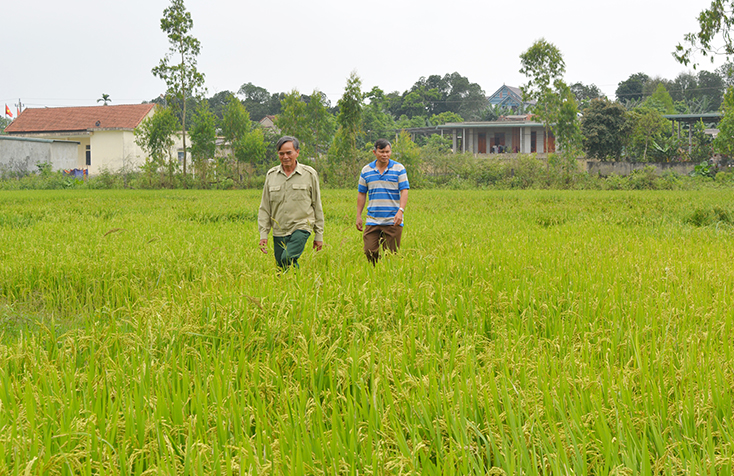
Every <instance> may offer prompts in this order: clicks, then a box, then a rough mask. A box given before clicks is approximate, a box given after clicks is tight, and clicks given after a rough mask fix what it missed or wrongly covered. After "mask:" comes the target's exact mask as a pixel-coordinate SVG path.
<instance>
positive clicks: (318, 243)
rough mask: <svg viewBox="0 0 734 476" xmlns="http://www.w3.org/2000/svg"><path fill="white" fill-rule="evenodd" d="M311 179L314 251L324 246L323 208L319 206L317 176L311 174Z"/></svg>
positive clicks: (319, 195)
mask: <svg viewBox="0 0 734 476" xmlns="http://www.w3.org/2000/svg"><path fill="white" fill-rule="evenodd" d="M314 173H315V172H314ZM312 180H313V185H312V187H311V206H312V207H313V216H314V224H313V231H314V238H313V247H314V249H315V250H316V251H321V248H322V247H323V246H324V209H323V207H322V206H321V187H320V186H319V176H318V175H313V178H312Z"/></svg>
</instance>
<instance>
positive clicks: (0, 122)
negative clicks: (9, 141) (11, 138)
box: [0, 117, 13, 134]
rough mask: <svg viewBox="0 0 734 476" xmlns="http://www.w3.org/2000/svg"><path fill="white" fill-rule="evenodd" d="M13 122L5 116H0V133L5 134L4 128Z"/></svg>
mask: <svg viewBox="0 0 734 476" xmlns="http://www.w3.org/2000/svg"><path fill="white" fill-rule="evenodd" d="M11 122H13V120H12V119H10V118H7V117H0V134H5V128H6V127H8V126H9V125H10V123H11Z"/></svg>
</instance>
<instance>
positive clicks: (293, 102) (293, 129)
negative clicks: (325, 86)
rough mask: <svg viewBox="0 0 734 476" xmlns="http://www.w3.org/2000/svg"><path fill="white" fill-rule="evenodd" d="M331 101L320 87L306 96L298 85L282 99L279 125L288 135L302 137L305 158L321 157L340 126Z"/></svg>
mask: <svg viewBox="0 0 734 476" xmlns="http://www.w3.org/2000/svg"><path fill="white" fill-rule="evenodd" d="M328 104H329V101H328V99H327V97H326V95H325V94H323V93H322V92H321V91H318V90H315V91H313V94H311V96H304V95H302V94H301V93H299V92H298V91H297V90H295V89H294V90H293V91H291V92H290V93H288V94H286V95H285V96H284V97H283V100H282V101H281V112H280V114H278V116H277V117H276V118H275V125H276V126H277V127H278V128H279V129H280V131H281V132H282V133H283V134H284V135H290V136H293V137H296V138H298V140H299V141H300V142H301V154H302V158H303V159H306V158H318V157H319V156H320V155H321V154H325V153H326V151H327V150H328V148H329V145H330V144H331V141H332V139H333V137H334V129H335V127H336V126H335V121H334V117H333V116H332V115H331V113H329V110H328Z"/></svg>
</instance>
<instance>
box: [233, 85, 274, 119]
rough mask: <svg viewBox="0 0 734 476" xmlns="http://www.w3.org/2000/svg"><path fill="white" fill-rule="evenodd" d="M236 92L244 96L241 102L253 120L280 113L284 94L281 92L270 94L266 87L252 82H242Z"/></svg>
mask: <svg viewBox="0 0 734 476" xmlns="http://www.w3.org/2000/svg"><path fill="white" fill-rule="evenodd" d="M237 93H238V94H240V95H242V96H244V100H243V104H244V105H245V107H246V108H247V110H248V111H250V116H252V119H253V120H254V121H260V120H262V118H264V117H265V116H268V115H271V116H277V115H278V114H280V110H281V109H280V106H281V101H282V100H283V97H284V96H285V94H283V93H280V94H270V93H269V92H268V90H267V89H265V88H263V87H260V86H255V85H254V84H252V83H246V84H243V85H242V86H241V87H240V89H239V91H238V92H237Z"/></svg>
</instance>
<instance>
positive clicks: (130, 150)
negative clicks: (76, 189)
mask: <svg viewBox="0 0 734 476" xmlns="http://www.w3.org/2000/svg"><path fill="white" fill-rule="evenodd" d="M155 107H156V105H155V104H124V105H115V106H112V105H109V106H88V107H58V108H28V109H25V110H24V111H23V112H21V113H20V115H18V117H17V118H16V119H15V120H14V121H13V122H12V123H11V124H10V125H8V126H7V127H6V128H5V132H6V133H7V134H8V135H10V136H14V137H26V138H35V139H50V140H54V141H71V142H75V143H77V151H76V152H77V153H76V161H75V164H73V165H70V164H66V165H64V166H63V167H61V166H59V167H58V168H57V166H56V164H53V163H52V165H53V166H54V170H58V169H61V168H77V169H88V171H89V173H90V174H97V173H99V172H101V171H102V170H105V169H106V170H110V171H117V170H120V169H123V168H134V167H139V166H140V165H142V164H143V163H144V162H145V157H146V154H145V153H144V152H143V150H142V149H141V148H140V147H139V146H138V145H137V144H136V143H135V134H134V131H135V128H137V127H138V126H139V125H140V123H141V122H143V120H144V119H146V118H148V117H151V116H152V115H153V112H154V110H155ZM29 160H30V161H31V162H33V163H34V164H35V163H36V162H38V161H43V158H42V157H40V156H39V157H29Z"/></svg>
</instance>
